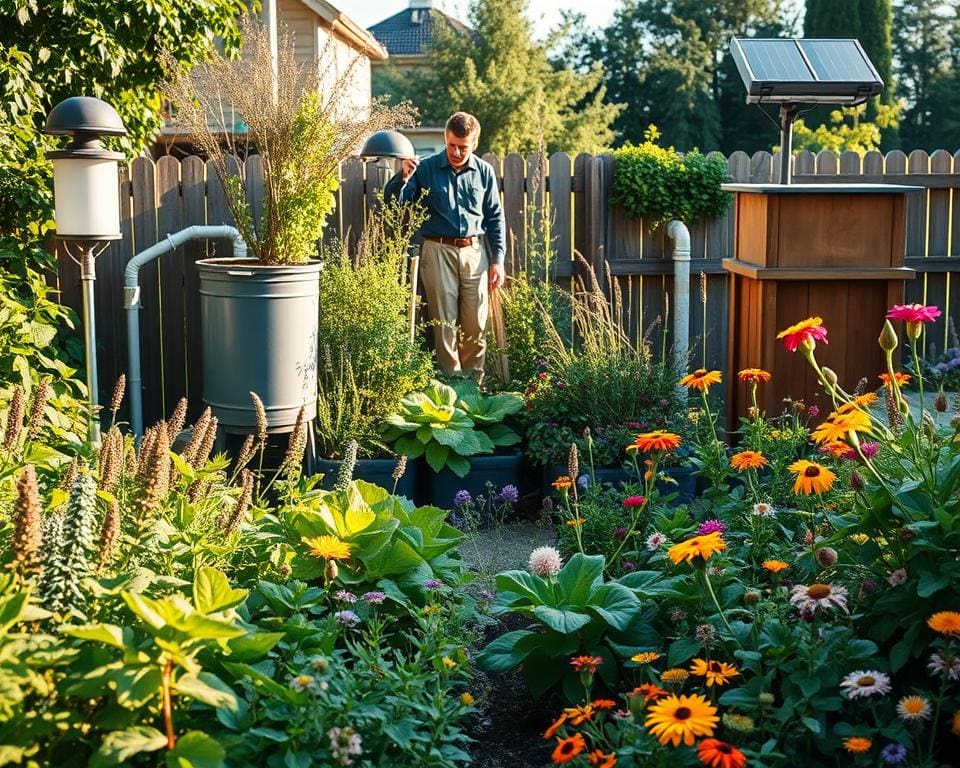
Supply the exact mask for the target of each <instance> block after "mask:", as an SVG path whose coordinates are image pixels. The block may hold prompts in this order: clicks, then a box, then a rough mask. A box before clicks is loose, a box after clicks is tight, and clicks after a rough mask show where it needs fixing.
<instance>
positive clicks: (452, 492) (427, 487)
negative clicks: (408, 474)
mask: <svg viewBox="0 0 960 768" xmlns="http://www.w3.org/2000/svg"><path fill="white" fill-rule="evenodd" d="M522 474H523V452H522V451H514V452H513V453H506V454H502V455H501V454H497V455H493V456H473V457H471V458H470V471H469V472H468V473H467V475H466V477H457V476H456V475H455V474H454V473H453V472H451V471H450V470H449V469H446V468H444V469H443V470H441V471H440V472H434V471H433V470H432V469H430V468H429V467H427V468H426V469H425V470H424V472H423V475H422V479H423V485H422V492H423V498H424V499H425V500H426V501H427V503H428V504H432V505H434V506H435V507H440V508H441V509H450V508H452V507H453V497H454V496H456V494H457V491H467V492H468V493H469V494H470V496H472V497H474V498H476V497H477V496H481V495H484V494H486V492H487V483H488V482H491V483H493V485H494V486H495V487H496V490H497V491H499V490H500V489H501V488H503V486H505V485H514V486H516V487H517V488H519V487H520V480H521V476H522Z"/></svg>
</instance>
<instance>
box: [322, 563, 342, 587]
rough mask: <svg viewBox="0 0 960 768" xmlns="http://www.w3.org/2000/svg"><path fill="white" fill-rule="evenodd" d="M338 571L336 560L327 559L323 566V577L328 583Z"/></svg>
mask: <svg viewBox="0 0 960 768" xmlns="http://www.w3.org/2000/svg"><path fill="white" fill-rule="evenodd" d="M339 573H340V569H339V568H338V567H337V561H336V560H327V564H326V565H325V566H324V567H323V579H324V581H325V582H326V583H327V584H329V583H330V582H332V581H333V580H334V579H335V578H337V576H338V575H339Z"/></svg>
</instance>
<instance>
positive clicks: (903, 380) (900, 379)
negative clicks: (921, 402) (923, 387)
mask: <svg viewBox="0 0 960 768" xmlns="http://www.w3.org/2000/svg"><path fill="white" fill-rule="evenodd" d="M893 375H894V378H895V379H896V382H897V386H898V387H902V386H903V385H904V384H908V383H909V382H910V378H911V376H910V374H909V373H900V371H897V372H895V373H894V374H893ZM880 381H882V382H883V386H885V387H886V388H887V389H889V388H890V374H889V373H881V374H880Z"/></svg>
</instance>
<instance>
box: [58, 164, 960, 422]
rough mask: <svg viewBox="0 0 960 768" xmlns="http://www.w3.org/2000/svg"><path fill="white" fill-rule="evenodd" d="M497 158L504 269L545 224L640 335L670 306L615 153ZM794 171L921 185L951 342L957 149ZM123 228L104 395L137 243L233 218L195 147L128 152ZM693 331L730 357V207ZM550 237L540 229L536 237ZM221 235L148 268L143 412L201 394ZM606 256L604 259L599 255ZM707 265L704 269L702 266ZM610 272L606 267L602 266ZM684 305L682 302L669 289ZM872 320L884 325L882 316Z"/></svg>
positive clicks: (694, 290)
mask: <svg viewBox="0 0 960 768" xmlns="http://www.w3.org/2000/svg"><path fill="white" fill-rule="evenodd" d="M485 159H486V160H488V161H489V162H491V163H492V164H493V166H494V168H496V170H497V174H498V176H499V178H500V184H501V189H502V193H503V205H504V213H505V217H506V225H507V242H508V272H509V271H515V270H518V269H522V268H523V265H524V263H525V254H527V253H528V250H529V249H530V248H533V247H534V239H535V238H536V233H540V232H543V231H548V232H549V240H550V242H551V249H550V250H551V252H552V256H551V259H552V266H551V276H552V278H553V279H555V280H558V281H561V282H564V281H566V282H567V284H569V280H570V277H571V276H572V275H573V274H574V272H575V270H576V266H575V262H574V260H573V254H574V250H576V251H579V252H580V253H581V254H583V256H584V257H585V258H586V259H587V260H588V261H589V262H590V263H592V264H593V265H594V266H595V267H598V268H597V270H596V271H597V274H598V276H599V278H600V280H601V283H602V285H603V286H604V288H605V289H609V288H610V286H609V284H608V279H612V280H615V281H617V282H618V283H619V285H620V289H621V292H622V296H623V301H624V309H623V313H624V317H623V319H624V323H625V324H626V326H627V327H629V328H630V329H631V333H632V335H633V336H636V335H638V334H640V333H642V332H643V329H644V328H646V327H647V326H648V325H649V324H650V323H652V322H654V321H655V320H656V318H657V317H660V316H662V315H663V313H664V304H665V297H666V296H667V295H668V294H669V293H670V292H671V291H672V288H673V286H672V279H671V277H672V273H673V264H672V260H671V252H672V251H671V244H670V243H669V242H668V241H667V239H666V236H665V233H664V231H663V228H662V227H661V228H659V229H657V230H654V231H653V232H650V231H649V230H648V228H647V227H645V226H644V223H643V222H642V221H637V220H631V219H628V218H627V217H626V216H625V215H624V213H623V211H622V209H621V208H619V207H618V206H613V205H610V204H609V202H608V200H609V193H610V187H611V185H612V182H613V172H614V161H613V158H612V157H611V156H609V155H604V156H597V157H595V156H591V155H585V154H584V155H579V156H577V157H576V158H574V159H571V158H570V157H569V156H568V155H567V154H564V153H557V154H554V155H551V156H550V157H549V158H546V161H545V162H543V161H541V160H539V159H538V157H537V156H536V155H531V156H529V157H523V156H520V155H516V154H511V155H507V156H506V157H504V158H503V159H500V158H498V157H497V156H494V155H486V156H485ZM727 163H728V166H729V169H730V176H731V179H732V180H734V181H740V182H755V183H765V182H770V181H776V174H777V171H776V169H777V168H778V167H779V158H778V156H776V155H771V154H769V153H766V152H758V153H756V154H754V155H753V156H752V157H751V156H748V155H747V154H745V153H743V152H735V153H733V154H732V155H731V156H730V157H729V158H727ZM389 173H390V169H389V167H387V165H386V164H385V163H383V162H381V163H376V164H374V163H363V162H361V161H360V160H354V161H351V162H348V163H346V164H345V165H344V166H343V178H342V184H341V188H340V190H339V192H338V204H337V208H336V211H335V212H334V213H333V214H332V215H331V217H330V219H329V221H328V231H329V232H330V233H331V234H336V235H344V234H345V235H346V237H347V238H348V239H355V238H356V237H357V236H358V234H359V233H360V232H362V230H363V226H364V221H365V218H366V216H367V215H368V211H369V210H370V208H371V206H372V203H373V201H374V195H375V192H376V190H377V189H379V188H381V187H382V185H383V184H384V183H385V182H386V179H387V178H388V177H389ZM246 174H247V194H248V199H249V200H250V202H251V204H252V206H253V209H254V212H255V213H256V212H258V211H260V210H262V196H263V178H262V166H261V164H260V162H259V158H257V157H251V158H250V159H249V160H248V161H247V166H246ZM794 180H795V182H796V183H801V184H802V183H811V182H821V183H823V182H831V183H844V182H861V183H862V182H887V183H908V184H913V185H917V186H920V187H924V191H923V192H918V193H913V194H910V195H909V200H908V204H907V222H906V264H907V266H910V267H912V268H914V269H916V270H917V273H918V274H917V278H916V280H914V281H911V282H908V283H907V299H908V301H918V302H923V303H928V304H937V305H938V306H940V307H941V308H943V309H944V315H943V316H942V317H941V318H940V320H939V322H938V323H937V324H936V325H934V326H933V327H932V328H930V329H929V330H928V332H927V336H926V345H925V350H926V352H927V354H937V353H938V352H940V351H942V350H943V349H944V347H945V346H948V345H949V328H950V323H951V320H952V318H953V317H954V315H955V314H956V313H957V312H960V290H958V289H957V286H955V285H954V284H953V283H954V282H955V281H954V280H953V276H954V273H960V253H958V251H960V214H958V213H956V207H957V206H956V202H960V197H957V195H958V192H957V190H958V189H960V152H958V153H957V155H956V156H954V155H951V154H950V153H949V152H946V151H943V150H939V151H937V152H934V153H933V154H932V155H927V154H926V153H925V152H922V151H917V152H913V153H911V154H910V155H909V156H908V155H905V154H904V153H902V152H891V153H889V154H887V155H886V156H884V155H882V154H880V153H879V152H870V153H868V154H867V155H866V156H864V157H863V158H860V157H859V156H858V155H857V154H856V153H853V152H844V153H843V154H841V155H839V156H837V155H835V154H833V153H831V152H822V153H820V154H819V155H816V156H815V155H813V154H811V153H809V152H802V153H800V154H799V155H798V156H797V157H796V158H795V161H794ZM121 200H122V209H123V213H122V231H123V239H122V240H119V241H117V242H115V243H113V244H111V245H110V247H109V248H108V249H107V251H106V252H105V253H104V254H103V255H102V256H100V258H99V259H98V262H97V278H98V279H97V284H96V296H97V298H96V302H97V306H96V312H97V335H98V341H99V344H98V354H99V369H100V371H99V372H100V381H101V382H102V385H101V386H102V392H101V401H102V399H103V398H104V397H109V392H110V388H111V387H112V385H113V382H114V381H115V380H116V379H117V377H118V376H119V375H120V374H121V373H123V372H125V371H126V370H127V351H126V349H127V347H126V319H125V312H124V310H123V290H122V288H123V269H124V266H125V264H126V263H127V261H128V260H129V259H130V258H131V257H132V256H133V255H134V254H136V253H139V252H140V251H142V250H144V249H145V248H148V247H149V246H151V245H153V244H154V243H156V242H158V240H160V239H162V238H164V237H165V236H166V235H167V234H168V233H172V232H177V231H179V230H181V229H183V228H184V227H187V226H190V225H192V224H210V225H214V224H224V223H226V224H230V223H232V218H231V216H230V214H229V211H228V210H227V207H226V205H225V201H224V197H223V192H222V189H221V186H220V184H219V183H218V182H217V181H216V179H215V177H214V176H213V174H212V172H210V171H209V169H208V168H207V166H206V165H205V163H204V162H203V161H202V160H201V159H199V158H197V157H187V158H184V159H183V160H178V159H176V158H173V157H163V158H161V159H160V160H159V161H157V162H156V163H155V162H154V161H152V160H150V159H148V158H138V159H137V160H134V161H133V162H132V163H131V164H130V166H129V168H128V169H127V173H126V174H125V177H124V178H123V179H122V181H121ZM690 229H691V246H692V248H691V249H692V254H691V256H692V263H691V294H692V295H691V300H690V338H691V346H692V350H691V351H692V360H693V362H694V363H695V364H698V365H699V364H703V365H706V366H707V367H711V368H720V369H725V367H726V350H727V334H728V325H729V323H728V301H729V297H728V287H727V277H726V274H725V273H724V270H723V268H722V265H721V261H722V259H724V258H726V257H731V256H733V221H732V213H728V214H727V215H726V216H724V217H723V218H720V219H715V220H709V221H701V222H696V223H694V224H692V225H691V227H690ZM541 239H542V238H541ZM229 248H230V244H229V243H228V242H227V241H211V242H202V241H197V242H193V243H190V244H188V245H185V246H183V247H181V248H178V249H177V250H176V251H175V252H172V253H169V254H166V255H165V256H163V257H162V258H161V259H160V260H159V261H157V262H154V263H153V264H151V265H149V266H147V267H145V268H144V269H142V270H141V272H140V284H141V286H142V303H143V310H142V311H141V315H140V327H141V350H142V370H143V381H144V391H143V395H144V419H145V423H147V424H150V423H152V421H154V420H156V419H158V418H162V416H163V414H165V413H169V411H170V409H171V408H172V407H173V405H174V404H175V403H176V401H177V400H178V399H179V398H180V397H181V396H183V395H187V396H188V397H189V398H190V401H191V404H192V408H193V411H194V412H195V411H196V409H197V408H199V406H200V405H201V391H202V382H201V380H200V377H201V364H200V333H199V290H198V278H197V272H196V269H195V268H194V267H193V262H194V261H195V260H197V259H200V258H206V257H210V256H213V255H224V254H227V253H229ZM58 261H59V268H60V287H61V291H62V301H63V302H64V303H65V304H67V305H69V306H71V307H73V308H75V309H76V310H77V313H78V315H79V314H81V312H80V308H81V293H80V280H79V272H78V270H77V268H76V266H75V265H74V264H73V263H72V262H71V261H70V260H69V259H68V258H67V257H66V256H64V255H61V256H60V258H59V260H58ZM604 262H606V263H607V264H608V265H609V269H608V270H605V269H603V268H602V266H601V265H602V264H603V263H604ZM699 275H702V277H700V278H699V280H698V276H699ZM608 276H609V278H608ZM671 306H676V302H671ZM862 320H863V322H864V323H871V324H876V325H879V318H873V317H865V318H863V319H862Z"/></svg>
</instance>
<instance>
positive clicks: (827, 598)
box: [790, 584, 847, 615]
mask: <svg viewBox="0 0 960 768" xmlns="http://www.w3.org/2000/svg"><path fill="white" fill-rule="evenodd" d="M790 602H791V603H792V604H793V605H795V606H797V608H799V610H800V612H801V613H805V614H808V615H812V614H813V613H814V612H815V611H816V610H817V609H818V608H839V609H840V610H842V611H844V612H846V610H847V588H846V587H841V586H837V585H834V584H811V585H809V586H805V585H803V584H797V585H796V586H795V587H794V588H793V591H792V592H791V593H790Z"/></svg>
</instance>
